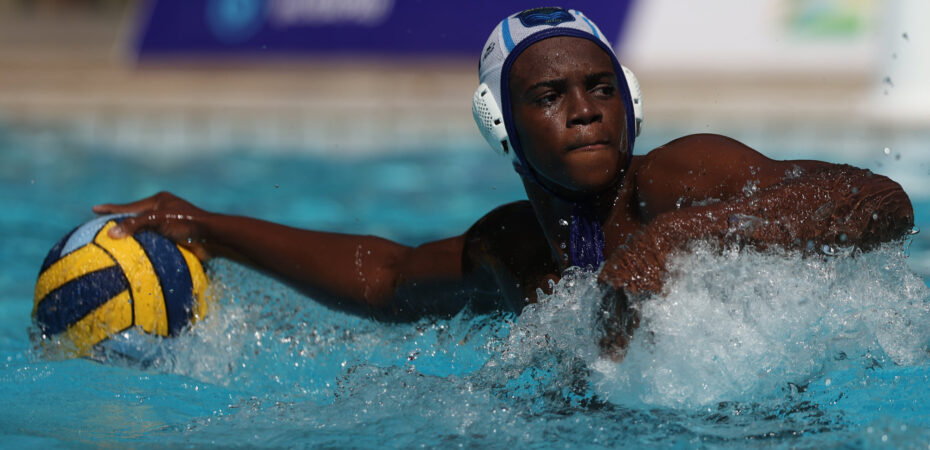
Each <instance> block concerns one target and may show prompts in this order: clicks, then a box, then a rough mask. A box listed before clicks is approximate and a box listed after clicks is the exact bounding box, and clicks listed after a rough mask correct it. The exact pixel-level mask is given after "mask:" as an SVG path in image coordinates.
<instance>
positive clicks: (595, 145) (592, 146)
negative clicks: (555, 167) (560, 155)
mask: <svg viewBox="0 0 930 450" xmlns="http://www.w3.org/2000/svg"><path fill="white" fill-rule="evenodd" d="M609 147H610V141H609V140H607V139H601V140H596V141H584V142H579V143H576V144H572V145H569V146H568V149H567V151H568V152H591V151H598V150H606V149H608V148H609Z"/></svg>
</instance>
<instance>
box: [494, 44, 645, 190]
mask: <svg viewBox="0 0 930 450" xmlns="http://www.w3.org/2000/svg"><path fill="white" fill-rule="evenodd" d="M510 92H511V97H510V98H511V105H512V108H513V117H514V125H515V128H516V131H517V135H518V136H519V139H520V143H521V145H522V147H523V152H524V154H525V155H526V159H527V162H528V163H529V164H530V166H532V168H533V169H534V170H535V171H536V173H537V174H539V178H540V179H541V180H540V181H541V182H543V183H545V184H547V186H549V187H550V189H553V190H555V191H556V192H565V191H571V192H576V193H586V194H590V193H595V192H599V191H602V190H604V189H607V188H609V187H610V186H612V185H613V184H614V183H615V182H616V181H617V180H619V179H620V177H622V175H623V173H624V169H625V163H626V161H627V152H628V151H629V149H627V148H626V146H627V136H626V133H627V130H626V126H625V125H626V117H625V110H624V107H623V96H624V95H629V94H628V93H627V92H621V90H620V87H619V86H618V83H617V76H616V73H615V72H614V67H613V64H612V62H611V59H610V57H609V56H608V55H607V53H606V52H604V50H602V49H601V48H600V47H599V46H598V45H597V44H595V43H593V42H591V41H589V40H587V39H582V38H576V37H568V36H559V37H553V38H549V39H545V40H542V41H539V42H537V43H535V44H533V45H531V46H530V47H529V48H527V49H526V50H524V51H523V53H522V54H520V56H518V57H517V60H516V61H514V64H513V66H512V67H511V71H510Z"/></svg>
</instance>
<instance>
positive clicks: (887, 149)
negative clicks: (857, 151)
mask: <svg viewBox="0 0 930 450" xmlns="http://www.w3.org/2000/svg"><path fill="white" fill-rule="evenodd" d="M882 151H883V152H885V154H886V155H890V154H891V149H890V148H888V147H885V149H884V150H882Z"/></svg>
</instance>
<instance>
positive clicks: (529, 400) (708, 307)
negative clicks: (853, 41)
mask: <svg viewBox="0 0 930 450" xmlns="http://www.w3.org/2000/svg"><path fill="white" fill-rule="evenodd" d="M641 145H642V144H641ZM159 190H170V191H172V192H175V193H177V194H179V195H181V196H184V197H186V198H188V199H190V200H192V201H194V202H195V203H197V204H198V205H199V206H202V207H204V208H206V209H210V210H217V211H224V212H229V213H237V214H247V215H251V216H257V217H261V218H265V219H269V220H273V221H279V222H283V223H286V224H289V225H294V226H299V227H307V228H314V229H322V230H332V231H341V232H349V233H365V234H376V235H380V236H384V237H387V238H390V239H394V240H397V241H399V242H402V243H405V244H418V243H421V242H425V241H429V240H432V239H438V238H442V237H447V236H450V235H453V234H458V233H461V232H463V231H465V229H466V228H467V227H468V226H469V225H470V224H472V223H473V222H474V221H475V220H476V219H478V218H479V217H480V216H481V215H483V214H484V213H485V212H487V211H488V210H490V209H491V208H493V207H494V206H496V205H499V204H501V203H504V202H508V201H513V200H517V199H520V198H523V196H524V194H523V192H522V187H521V186H520V185H519V183H518V180H517V177H516V176H515V175H514V174H513V173H512V170H511V169H510V167H509V163H508V162H507V161H506V160H503V159H500V158H498V157H495V156H494V155H493V154H491V153H490V152H482V151H477V150H474V149H468V148H463V149H462V150H461V151H458V152H455V151H451V152H444V153H442V154H428V153H424V154H416V155H401V156H383V157H375V158H368V159H364V160H346V159H333V158H325V157H312V156H300V155H296V154H262V153H260V152H257V151H254V150H250V149H242V151H235V152H231V153H229V154H225V155H222V156H204V157H197V156H189V157H186V158H183V159H172V160H161V159H160V157H159V156H157V155H150V156H147V157H140V156H121V154H120V153H119V152H112V151H106V150H105V149H104V150H101V149H85V148H78V147H74V146H69V145H68V144H67V143H62V142H60V141H54V142H51V143H49V142H42V141H36V140H30V141H23V140H18V139H14V138H13V137H11V136H9V135H3V134H0V202H2V205H3V215H2V216H0V232H2V235H3V236H4V237H5V239H4V245H3V246H0V267H2V268H3V270H2V271H0V288H2V289H0V292H2V293H3V294H2V295H0V320H2V326H0V398H2V399H3V404H4V405H5V406H4V407H3V408H0V439H2V442H3V443H4V446H6V447H10V448H18V447H24V446H25V447H48V446H84V445H86V446H94V447H96V446H109V445H116V446H135V447H146V446H178V445H189V446H198V447H199V446H204V445H220V446H246V447H297V446H304V447H338V448H342V447H355V448H358V447H362V448H365V447H383V446H388V447H405V448H406V447H414V446H429V447H439V446H443V447H445V446H467V447H485V446H487V447H492V448H503V447H515V446H519V447H539V448H552V447H568V446H572V447H573V446H584V447H594V448H596V447H641V446H647V445H648V446H658V447H694V446H707V447H736V448H742V447H746V446H748V445H751V446H762V447H824V446H829V447H837V446H838V447H852V448H867V447H868V448H870V447H873V446H877V445H890V446H892V447H898V448H902V447H904V448H906V447H921V448H925V447H926V443H927V442H930V406H927V405H928V403H927V402H926V399H927V398H928V394H930V387H928V386H930V379H928V377H930V356H928V344H930V320H928V319H930V289H928V287H927V279H928V273H926V272H924V268H925V267H927V265H926V264H923V265H922V263H921V261H924V262H925V261H927V257H928V255H930V245H928V244H927V243H928V240H927V239H926V233H923V234H918V235H917V236H916V237H915V238H914V239H913V240H912V242H911V243H910V247H909V249H905V248H904V247H905V245H902V244H892V245H889V246H886V247H884V248H882V249H880V250H878V251H876V252H873V253H870V254H866V255H859V256H857V257H848V256H839V257H830V258H826V257H825V258H802V257H800V256H799V255H796V254H792V253H779V252H774V253H758V252H754V251H752V250H744V251H740V252H730V251H724V252H721V251H720V250H719V249H713V248H705V247H701V246H696V247H695V248H694V249H692V251H690V252H688V253H686V254H683V255H680V256H679V257H678V258H677V259H675V260H674V261H673V270H672V273H673V275H672V278H671V280H670V282H669V284H668V289H667V292H666V293H665V294H664V295H663V296H661V297H654V298H650V299H646V300H645V301H644V303H643V304H642V305H641V312H642V314H643V323H642V325H641V329H640V331H639V332H638V334H637V337H636V338H635V339H634V342H633V344H632V345H631V347H630V350H629V353H628V355H627V357H626V359H625V361H624V362H623V363H621V364H616V363H613V362H610V361H605V360H602V359H600V358H599V357H598V352H597V348H596V339H597V336H596V332H595V331H594V330H595V328H596V326H595V325H596V314H597V312H596V311H595V310H594V307H593V305H594V304H596V302H594V301H593V300H594V299H596V298H598V295H599V293H598V291H597V287H596V283H595V280H594V279H593V277H591V276H590V275H585V274H571V275H569V276H567V277H565V278H564V279H563V280H562V281H561V282H560V283H559V285H558V286H556V288H555V290H554V292H553V294H552V295H549V296H543V297H542V298H541V302H540V303H539V304H538V305H534V306H532V307H530V308H528V309H527V310H526V311H525V312H524V313H523V314H522V315H521V316H520V317H515V316H513V315H508V314H491V315H475V314H470V313H468V312H467V311H465V312H463V313H461V314H459V315H458V316H456V317H454V318H452V319H449V320H423V321H420V322H417V323H412V324H382V323H376V322H372V321H370V320H367V319H364V318H358V317H353V316H348V315H344V314H341V313H337V312H333V311H330V310H327V309H326V308H323V307H321V306H319V305H317V304H316V303H314V302H313V301H312V300H311V299H308V298H306V297H304V296H302V295H300V294H298V293H296V292H295V291H293V290H291V289H289V288H288V287H286V286H283V285H281V284H280V283H278V282H276V281H275V280H272V279H269V278H266V277H264V276H263V275H261V274H259V273H256V272H254V271H251V270H249V269H247V268H244V267H241V266H238V265H236V264H233V263H231V262H228V261H223V260H214V261H212V262H211V263H209V264H208V271H209V273H210V276H211V279H212V284H213V288H214V292H213V294H214V295H213V298H214V299H215V302H216V304H215V305H214V308H213V312H212V314H211V315H210V316H209V317H208V318H207V319H206V320H204V321H203V322H200V323H199V324H197V325H196V326H195V327H192V328H191V329H189V330H187V331H186V332H184V333H183V334H182V335H181V336H179V337H178V338H176V339H172V340H170V341H164V342H159V341H157V340H155V339H153V340H152V342H151V345H152V348H154V349H156V351H155V352H154V353H153V355H154V356H153V357H152V358H151V360H150V361H148V363H147V364H145V365H141V364H138V363H127V362H123V361H111V362H110V363H109V364H101V363H98V362H94V361H91V360H85V359H79V360H57V359H49V358H47V357H46V356H45V355H43V354H42V353H40V352H38V351H36V350H35V349H34V348H33V344H32V343H31V342H30V339H29V324H30V312H31V308H32V290H33V285H34V283H35V279H36V276H37V271H38V267H39V265H40V264H41V262H42V259H43V258H44V256H45V253H46V252H47V251H48V249H49V248H50V247H51V246H52V245H53V244H54V243H55V242H56V241H57V240H58V239H59V238H60V237H61V236H62V235H63V234H64V233H66V232H67V231H68V230H70V229H71V228H73V227H74V226H75V225H77V224H80V223H82V222H84V221H86V220H88V219H90V218H92V217H93V215H92V214H91V213H90V207H91V206H92V205H93V204H96V203H100V202H122V201H130V200H134V199H137V198H140V197H143V196H147V195H150V194H152V193H155V192H157V191H159ZM915 206H916V208H915V210H916V212H917V214H918V219H917V222H918V225H921V226H922V227H923V228H924V229H927V228H928V227H930V225H928V224H930V217H928V215H927V213H928V210H930V208H928V206H930V204H928V201H927V199H917V203H916V205H915Z"/></svg>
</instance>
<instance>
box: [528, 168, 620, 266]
mask: <svg viewBox="0 0 930 450" xmlns="http://www.w3.org/2000/svg"><path fill="white" fill-rule="evenodd" d="M523 185H524V188H525V189H526V195H527V198H528V199H529V201H530V204H531V205H533V210H534V211H535V213H536V220H537V221H538V222H539V225H540V227H541V228H542V230H543V233H544V234H545V236H546V240H547V241H548V243H549V247H550V250H551V252H552V255H553V258H554V259H555V261H556V262H557V263H558V265H559V267H560V268H561V269H563V270H564V269H565V268H567V267H568V266H569V265H571V261H570V260H571V257H570V248H571V242H570V240H571V226H572V220H573V218H572V216H573V215H577V214H578V212H579V210H584V211H585V212H586V213H588V214H591V215H593V216H594V219H595V220H596V221H597V222H598V223H600V224H601V226H604V224H605V223H607V222H608V221H609V220H610V217H611V216H612V214H611V213H612V212H613V210H614V206H615V205H616V202H617V198H618V191H619V189H620V187H621V185H620V184H619V183H618V185H617V186H615V187H612V188H610V189H607V190H604V191H602V192H599V193H597V194H592V195H588V196H573V198H572V199H568V198H563V197H561V196H555V195H552V193H551V192H547V190H546V189H543V188H542V187H540V186H539V185H538V184H536V183H535V182H533V181H530V180H527V179H526V178H525V177H524V179H523Z"/></svg>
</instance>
